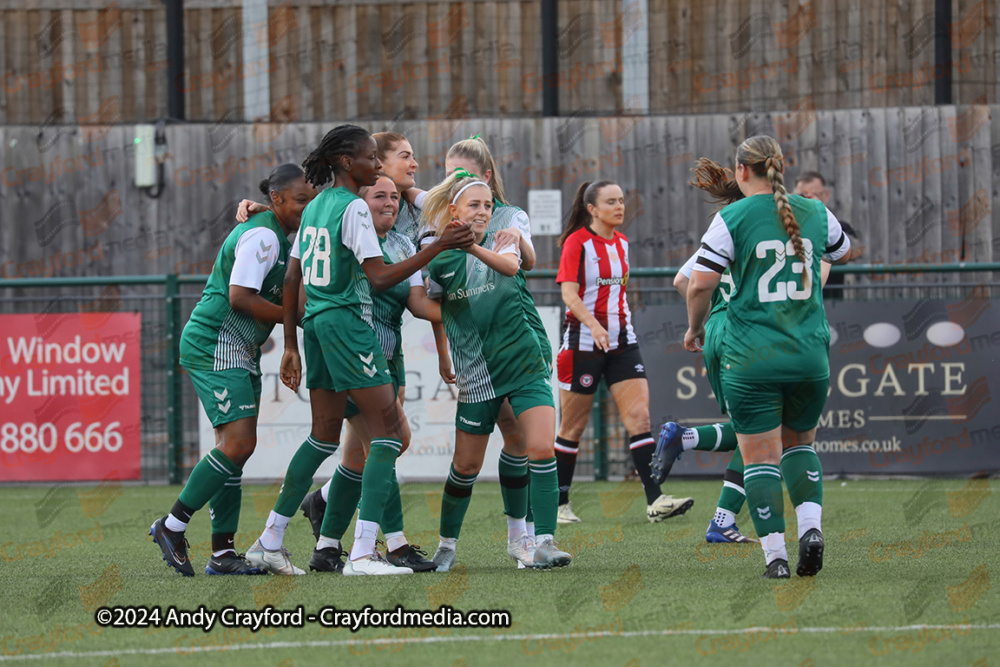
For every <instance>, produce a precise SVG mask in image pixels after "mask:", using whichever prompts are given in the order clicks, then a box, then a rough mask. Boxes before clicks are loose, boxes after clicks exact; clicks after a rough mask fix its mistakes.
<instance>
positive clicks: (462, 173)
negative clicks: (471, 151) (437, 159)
mask: <svg viewBox="0 0 1000 667" xmlns="http://www.w3.org/2000/svg"><path fill="white" fill-rule="evenodd" d="M451 173H452V174H453V175H454V176H455V178H475V179H478V178H479V177H478V176H476V175H475V174H473V173H472V172H469V171H466V170H465V169H463V168H462V167H459V168H458V169H456V170H455V171H453V172H451Z"/></svg>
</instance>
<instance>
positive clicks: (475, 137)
mask: <svg viewBox="0 0 1000 667" xmlns="http://www.w3.org/2000/svg"><path fill="white" fill-rule="evenodd" d="M478 138H479V133H478V132H477V133H476V134H474V135H472V136H471V137H469V139H470V140H472V139H478Z"/></svg>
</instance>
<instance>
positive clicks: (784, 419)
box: [684, 136, 850, 578]
mask: <svg viewBox="0 0 1000 667" xmlns="http://www.w3.org/2000/svg"><path fill="white" fill-rule="evenodd" d="M783 172H784V158H783V156H782V153H781V147H780V145H779V144H778V142H777V141H776V140H774V139H773V138H772V137H766V136H756V137H751V138H750V139H747V140H746V141H744V142H743V143H742V144H740V146H739V148H738V150H737V158H736V165H735V169H734V176H735V179H734V180H735V182H736V184H737V186H738V187H739V189H740V190H741V191H742V192H743V194H744V195H745V199H743V200H740V201H738V202H736V203H734V204H731V205H729V206H727V207H725V208H723V209H722V210H721V211H720V212H719V213H718V214H717V215H716V216H715V218H714V219H713V221H712V224H711V226H710V227H709V229H708V231H707V232H706V233H705V235H704V236H703V237H702V247H701V249H700V250H699V252H698V254H699V256H698V260H697V263H696V265H695V270H694V271H693V272H692V275H691V281H690V284H689V285H688V290H687V301H688V331H687V333H686V334H685V337H684V345H685V347H686V348H687V349H688V350H690V351H698V350H700V349H701V344H700V343H701V341H703V340H704V335H705V328H704V323H705V318H706V316H707V315H708V310H709V305H710V301H711V295H712V293H713V291H714V290H715V289H716V287H717V286H718V284H719V281H720V278H721V275H722V273H723V272H724V271H725V269H726V267H729V268H730V270H731V273H732V276H733V283H734V286H735V290H734V292H733V297H732V300H731V301H730V303H729V310H728V315H727V324H726V329H727V331H726V334H727V335H726V338H727V340H726V348H725V352H724V355H723V359H722V385H723V389H724V391H725V395H726V401H727V404H728V406H729V413H730V418H731V420H732V423H733V428H734V430H735V431H736V434H737V438H738V440H739V446H740V451H741V452H742V454H743V459H744V461H745V463H746V465H745V472H744V481H745V484H746V493H747V505H748V506H749V508H750V512H751V516H752V518H753V521H754V527H755V528H756V530H757V534H758V536H760V538H761V545H762V546H763V548H764V554H765V561H766V563H767V569H766V570H765V573H764V576H765V577H766V578H786V577H788V576H789V568H788V554H787V551H786V549H785V535H784V533H785V521H784V501H783V500H782V491H781V481H782V477H784V480H785V485H786V486H787V488H788V495H789V498H790V500H791V501H792V504H793V506H794V507H795V511H796V514H797V517H798V530H799V563H798V567H797V572H798V574H799V575H800V576H811V575H815V574H816V573H817V572H818V571H819V570H820V569H821V568H822V566H823V546H824V544H823V535H822V529H821V518H822V502H823V496H822V484H823V480H822V465H821V464H820V461H819V458H818V457H817V456H816V452H815V450H814V449H813V447H812V443H813V441H814V440H815V434H816V425H817V423H818V421H819V416H820V414H821V413H822V410H823V407H824V405H825V403H826V395H827V390H828V387H829V375H830V368H829V340H830V330H829V326H828V324H827V321H826V314H825V313H824V312H823V300H822V292H821V290H820V289H819V286H818V285H815V282H816V280H815V276H816V274H818V273H820V271H821V267H820V260H821V256H822V257H823V258H825V259H826V260H827V261H829V262H831V263H834V264H839V263H843V262H846V261H847V259H848V257H849V251H850V241H849V240H848V238H847V236H846V235H845V234H844V232H843V230H842V229H841V227H840V223H839V222H838V221H837V219H836V217H834V216H833V214H832V213H830V211H829V210H828V209H827V208H826V207H825V206H823V205H822V203H820V202H815V201H811V200H808V199H805V198H803V197H799V196H798V195H791V196H790V195H788V193H787V192H786V190H785V186H784V179H783ZM779 221H780V224H775V223H776V222H779Z"/></svg>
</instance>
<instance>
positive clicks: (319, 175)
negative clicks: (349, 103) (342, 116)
mask: <svg viewBox="0 0 1000 667" xmlns="http://www.w3.org/2000/svg"><path fill="white" fill-rule="evenodd" d="M371 136H372V135H371V134H369V132H368V130H366V129H364V128H363V127H358V126H357V125H338V126H337V127H335V128H333V129H332V130H330V131H329V132H327V133H326V136H324V137H323V140H322V141H320V142H319V146H317V147H316V150H314V151H313V152H312V153H310V154H309V156H308V157H307V158H306V159H305V160H303V161H302V168H303V169H305V172H306V180H307V181H309V182H310V183H312V184H313V185H315V186H316V187H317V188H318V187H321V186H323V185H325V184H327V183H329V182H330V181H331V180H333V178H334V175H335V174H336V173H337V172H338V171H342V170H343V169H344V166H343V163H342V162H341V158H344V157H354V156H355V155H357V154H358V151H359V150H360V149H361V146H362V145H363V144H364V142H365V140H366V139H370V138H371Z"/></svg>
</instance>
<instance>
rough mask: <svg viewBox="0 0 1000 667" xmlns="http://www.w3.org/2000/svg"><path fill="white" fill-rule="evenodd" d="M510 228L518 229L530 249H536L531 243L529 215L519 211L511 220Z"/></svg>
mask: <svg viewBox="0 0 1000 667" xmlns="http://www.w3.org/2000/svg"><path fill="white" fill-rule="evenodd" d="M510 226H511V227H516V228H517V229H518V231H520V232H521V237H522V238H524V240H525V241H527V242H528V247H529V248H531V249H532V250H534V249H535V244H534V243H532V242H531V221H530V220H529V219H528V214H527V213H525V212H524V211H518V212H517V213H516V214H515V215H514V217H513V218H512V219H511V224H510Z"/></svg>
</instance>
